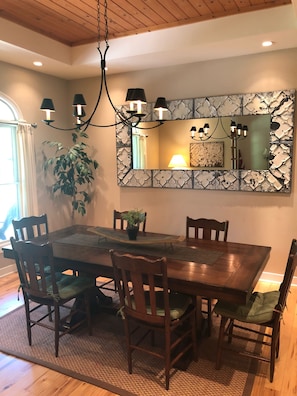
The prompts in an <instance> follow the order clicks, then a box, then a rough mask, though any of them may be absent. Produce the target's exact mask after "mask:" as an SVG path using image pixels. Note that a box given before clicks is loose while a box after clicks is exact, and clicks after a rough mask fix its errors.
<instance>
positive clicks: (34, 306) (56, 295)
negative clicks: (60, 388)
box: [10, 237, 94, 357]
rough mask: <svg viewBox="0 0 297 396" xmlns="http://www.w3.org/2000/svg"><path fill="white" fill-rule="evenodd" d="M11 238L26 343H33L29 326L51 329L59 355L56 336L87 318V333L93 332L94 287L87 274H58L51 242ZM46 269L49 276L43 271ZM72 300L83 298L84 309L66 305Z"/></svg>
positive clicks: (75, 326)
mask: <svg viewBox="0 0 297 396" xmlns="http://www.w3.org/2000/svg"><path fill="white" fill-rule="evenodd" d="M10 241H11V245H12V247H13V251H14V253H15V261H16V266H17V270H18V275H19V279H20V288H21V289H22V293H23V297H24V305H25V312H26V323H27V335H28V341H29V345H32V330H31V329H32V327H34V326H42V327H44V328H46V329H49V330H52V331H54V334H55V337H54V344H55V356H56V357H58V353H59V339H60V338H61V337H62V336H63V335H65V334H67V333H69V332H71V331H73V330H74V329H75V328H77V327H78V326H80V325H81V324H82V323H84V322H86V321H87V324H88V331H89V335H91V334H92V327H91V314H90V304H89V293H90V292H91V290H92V288H93V286H94V280H93V278H89V277H83V276H74V275H66V274H63V273H60V274H58V273H57V271H56V269H55V268H54V260H53V251H52V246H51V245H50V244H44V245H37V244H35V243H33V242H32V241H22V240H19V241H17V240H16V239H15V238H13V237H11V239H10ZM48 268H50V275H49V274H48V272H47V270H46V269H48ZM73 299H77V301H78V299H79V301H82V302H83V305H84V310H82V309H81V306H79V304H74V305H73V304H67V303H69V302H70V301H71V300H73ZM45 307H46V308H47V311H46V310H45V309H44V308H45ZM49 307H50V309H48V308H49ZM62 310H63V311H62ZM52 316H53V317H54V319H52ZM74 318H75V320H73V319H74ZM78 318H79V319H78Z"/></svg>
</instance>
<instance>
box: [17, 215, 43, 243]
mask: <svg viewBox="0 0 297 396" xmlns="http://www.w3.org/2000/svg"><path fill="white" fill-rule="evenodd" d="M12 225H13V229H14V236H15V239H16V240H17V241H18V240H22V241H27V240H30V239H33V238H35V237H37V236H40V235H44V234H48V223H47V215H46V214H42V215H41V216H30V217H23V218H22V219H20V220H12Z"/></svg>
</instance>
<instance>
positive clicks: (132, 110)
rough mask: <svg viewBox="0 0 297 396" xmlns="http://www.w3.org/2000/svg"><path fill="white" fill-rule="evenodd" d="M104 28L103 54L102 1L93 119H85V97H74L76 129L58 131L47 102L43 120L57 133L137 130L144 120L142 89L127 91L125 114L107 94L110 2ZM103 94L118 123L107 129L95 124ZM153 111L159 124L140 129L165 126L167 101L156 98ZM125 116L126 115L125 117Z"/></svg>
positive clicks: (49, 101) (47, 100)
mask: <svg viewBox="0 0 297 396" xmlns="http://www.w3.org/2000/svg"><path fill="white" fill-rule="evenodd" d="M104 25H105V35H104V47H105V48H104V50H102V51H101V48H100V44H101V41H103V40H102V37H101V32H100V0H98V1H97V27H98V47H97V49H98V52H99V54H100V65H101V78H100V85H99V93H98V99H97V102H96V104H95V107H94V109H93V111H92V112H91V115H90V116H89V117H88V118H87V119H84V117H85V116H86V112H85V106H86V101H85V98H84V96H83V94H81V93H79V94H75V95H74V99H73V103H72V106H73V116H74V117H75V124H74V125H75V126H73V127H71V128H59V127H56V126H54V125H53V122H54V120H53V119H52V118H51V113H53V112H55V107H54V103H53V101H52V99H50V98H44V99H43V101H42V104H41V106H40V109H41V110H43V111H45V114H46V116H45V119H44V120H43V122H44V123H46V124H47V125H48V126H50V127H52V128H54V129H58V130H64V131H67V130H69V131H71V130H77V129H79V130H81V131H85V130H86V129H87V128H88V127H89V126H92V127H98V128H106V127H112V126H116V125H120V124H121V125H124V126H128V127H135V126H137V125H138V124H139V123H140V122H141V120H142V119H143V117H144V116H145V115H146V114H145V113H144V112H143V110H142V107H143V105H144V104H146V96H145V92H144V89H143V88H129V89H128V90H127V95H126V102H127V104H128V105H129V109H128V110H126V112H124V111H122V110H120V109H119V108H117V107H116V106H115V105H114V104H113V102H112V99H111V96H110V93H109V91H108V86H107V78H106V71H107V66H106V54H107V51H108V49H109V44H108V16H107V0H104ZM103 91H105V93H106V95H107V98H108V101H109V104H110V105H111V107H112V108H113V110H114V112H115V116H116V121H115V122H114V123H112V124H108V125H97V124H94V123H93V122H92V120H93V117H94V115H95V113H96V110H97V108H98V106H99V104H100V101H101V98H102V95H103ZM154 111H156V112H157V113H158V115H157V119H156V124H155V125H153V126H151V127H146V128H144V127H141V128H140V129H152V128H156V127H158V126H160V125H162V124H163V113H164V112H166V111H168V108H167V103H166V99H165V98H164V97H159V98H157V101H156V103H155V106H154ZM125 113H126V114H125Z"/></svg>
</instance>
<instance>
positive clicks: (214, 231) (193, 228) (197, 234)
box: [186, 216, 229, 336]
mask: <svg viewBox="0 0 297 396" xmlns="http://www.w3.org/2000/svg"><path fill="white" fill-rule="evenodd" d="M228 229H229V221H228V220H226V221H222V222H220V221H218V220H215V219H205V218H199V219H193V218H191V217H188V216H187V219H186V239H189V238H191V237H192V238H195V239H208V240H211V239H214V240H216V241H219V240H222V241H224V242H226V241H227V237H228ZM201 299H202V301H204V302H205V303H206V306H207V308H206V310H205V309H202V313H203V314H204V315H206V317H207V333H208V335H209V336H210V335H211V328H212V308H213V301H212V299H211V298H208V297H203V296H202V297H201Z"/></svg>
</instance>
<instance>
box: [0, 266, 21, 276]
mask: <svg viewBox="0 0 297 396" xmlns="http://www.w3.org/2000/svg"><path fill="white" fill-rule="evenodd" d="M16 271H17V269H16V265H15V263H13V264H10V265H7V266H6V267H3V268H0V278H1V277H2V276H5V275H8V274H11V273H12V272H16Z"/></svg>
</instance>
